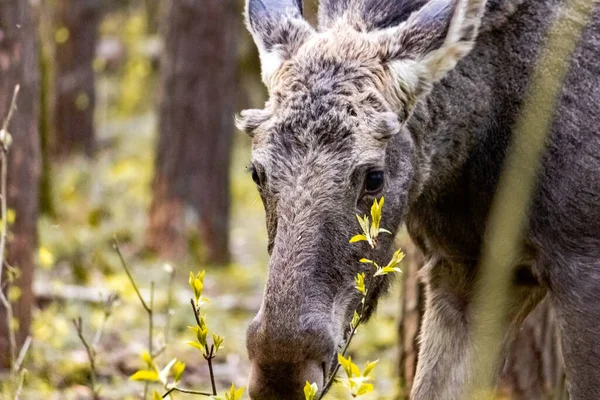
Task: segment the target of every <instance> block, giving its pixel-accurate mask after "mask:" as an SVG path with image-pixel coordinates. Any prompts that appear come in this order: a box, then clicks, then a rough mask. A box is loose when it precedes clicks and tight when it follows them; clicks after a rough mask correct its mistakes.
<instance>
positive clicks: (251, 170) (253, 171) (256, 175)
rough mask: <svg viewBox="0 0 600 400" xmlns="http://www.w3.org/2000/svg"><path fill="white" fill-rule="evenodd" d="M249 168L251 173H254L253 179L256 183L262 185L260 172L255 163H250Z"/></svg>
mask: <svg viewBox="0 0 600 400" xmlns="http://www.w3.org/2000/svg"><path fill="white" fill-rule="evenodd" d="M248 169H249V170H250V174H251V175H252V180H253V181H254V183H256V184H257V185H258V186H260V175H259V174H258V171H257V170H256V167H255V166H254V165H250V166H249V167H248Z"/></svg>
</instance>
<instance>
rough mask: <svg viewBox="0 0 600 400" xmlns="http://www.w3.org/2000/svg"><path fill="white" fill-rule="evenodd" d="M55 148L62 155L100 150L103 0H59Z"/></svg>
mask: <svg viewBox="0 0 600 400" xmlns="http://www.w3.org/2000/svg"><path fill="white" fill-rule="evenodd" d="M55 1H56V7H55V40H56V50H55V52H56V54H55V61H56V64H55V75H54V79H55V82H54V90H55V93H56V98H55V101H54V125H55V128H54V132H53V133H54V140H53V143H52V144H53V146H52V147H53V149H54V150H55V151H56V153H57V154H58V155H60V156H64V155H67V154H70V153H72V152H74V151H79V150H83V151H84V152H85V154H86V155H87V156H92V155H93V154H94V152H95V150H96V136H95V130H94V105H95V102H96V91H95V87H94V86H95V79H94V67H93V63H94V56H95V52H96V44H97V41H98V25H99V23H100V18H101V15H102V12H101V7H102V0H55Z"/></svg>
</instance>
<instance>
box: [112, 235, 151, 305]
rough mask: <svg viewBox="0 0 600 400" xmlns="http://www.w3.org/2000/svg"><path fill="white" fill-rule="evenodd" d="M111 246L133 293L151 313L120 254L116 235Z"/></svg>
mask: <svg viewBox="0 0 600 400" xmlns="http://www.w3.org/2000/svg"><path fill="white" fill-rule="evenodd" d="M113 248H114V249H115V251H116V252H117V254H118V256H119V259H120V260H121V265H122V266H123V269H124V270H125V273H126V274H127V277H128V278H129V282H131V286H133V289H134V290H135V293H136V294H137V296H138V299H140V303H142V306H143V307H144V309H145V310H146V312H147V313H148V314H151V313H152V310H151V309H150V307H148V305H147V304H146V302H145V301H144V298H143V297H142V294H141V293H140V289H138V286H137V284H136V283H135V280H134V279H133V275H131V271H129V267H128V266H127V263H126V262H125V259H124V258H123V254H121V248H120V247H119V242H118V241H117V238H116V237H114V238H113Z"/></svg>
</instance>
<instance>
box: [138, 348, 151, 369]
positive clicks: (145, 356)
mask: <svg viewBox="0 0 600 400" xmlns="http://www.w3.org/2000/svg"><path fill="white" fill-rule="evenodd" d="M140 356H141V358H142V361H144V362H145V363H146V364H147V365H148V366H149V367H151V366H153V365H154V360H153V359H152V356H151V355H150V353H148V352H147V351H145V350H144V351H142V354H141V355H140Z"/></svg>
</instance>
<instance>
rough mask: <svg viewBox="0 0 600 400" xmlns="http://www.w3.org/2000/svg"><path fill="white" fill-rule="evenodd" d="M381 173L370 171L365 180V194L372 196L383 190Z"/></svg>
mask: <svg viewBox="0 0 600 400" xmlns="http://www.w3.org/2000/svg"><path fill="white" fill-rule="evenodd" d="M384 182H385V180H384V175H383V171H370V172H369V173H367V177H366V178H365V193H367V194H374V193H377V192H379V191H380V190H381V189H382V188H383V184H384Z"/></svg>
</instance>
